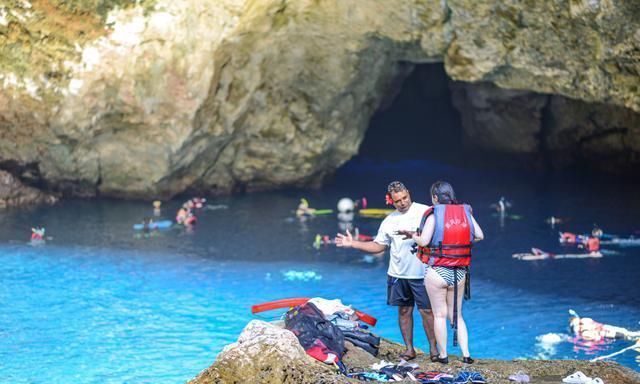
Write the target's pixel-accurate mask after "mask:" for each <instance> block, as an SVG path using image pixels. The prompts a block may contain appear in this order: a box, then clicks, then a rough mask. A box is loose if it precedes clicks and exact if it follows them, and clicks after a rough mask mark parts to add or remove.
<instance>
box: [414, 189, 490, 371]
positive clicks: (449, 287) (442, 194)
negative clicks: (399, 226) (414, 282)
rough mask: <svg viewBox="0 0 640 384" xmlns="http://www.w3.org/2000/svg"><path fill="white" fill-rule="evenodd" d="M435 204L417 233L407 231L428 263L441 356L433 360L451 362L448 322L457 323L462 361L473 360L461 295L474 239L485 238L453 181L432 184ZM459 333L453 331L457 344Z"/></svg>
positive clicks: (426, 279) (428, 287)
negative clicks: (451, 183)
mask: <svg viewBox="0 0 640 384" xmlns="http://www.w3.org/2000/svg"><path fill="white" fill-rule="evenodd" d="M431 201H432V202H433V207H432V208H430V209H429V210H427V212H425V215H424V217H423V220H422V223H421V230H420V231H419V232H418V233H407V235H411V236H412V238H413V240H414V241H415V242H416V243H417V244H418V246H419V247H418V257H419V258H420V259H421V260H422V261H423V262H424V263H425V264H427V271H426V273H425V278H424V283H425V286H426V288H427V294H428V295H429V301H431V305H432V309H433V316H434V319H435V324H434V329H435V336H436V343H437V345H438V352H439V353H438V357H437V358H436V359H434V361H438V362H440V363H443V364H447V363H448V362H449V357H448V355H447V323H446V319H447V318H449V321H451V322H452V323H453V324H454V329H455V328H456V325H457V331H458V334H457V341H458V342H459V344H460V349H461V350H462V361H463V362H464V363H467V364H471V363H473V359H472V358H471V356H470V354H469V336H468V333H467V326H466V324H465V322H464V319H463V318H462V299H463V295H464V291H465V289H464V287H465V285H464V284H465V281H466V279H467V273H468V266H469V265H470V263H471V246H472V242H473V241H479V240H482V239H483V238H484V234H483V233H482V229H480V226H479V225H478V223H477V222H476V220H475V219H474V218H473V215H472V211H471V207H470V206H468V205H466V204H459V203H458V202H457V201H456V196H455V193H454V192H453V188H452V187H451V185H450V184H449V183H447V182H444V181H436V182H435V183H433V185H432V186H431ZM455 343H456V335H455V333H454V345H455Z"/></svg>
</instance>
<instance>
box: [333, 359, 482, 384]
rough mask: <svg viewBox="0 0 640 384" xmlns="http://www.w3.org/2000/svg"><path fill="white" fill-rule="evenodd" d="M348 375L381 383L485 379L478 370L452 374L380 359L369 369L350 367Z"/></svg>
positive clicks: (478, 382) (456, 383)
mask: <svg viewBox="0 0 640 384" xmlns="http://www.w3.org/2000/svg"><path fill="white" fill-rule="evenodd" d="M346 375H347V376H348V377H350V378H353V379H357V380H361V381H378V382H383V383H388V382H398V381H414V382H417V383H424V384H436V383H446V384H469V383H474V384H483V383H486V380H485V379H484V378H483V377H482V375H481V374H480V373H478V372H466V371H463V372H459V373H458V374H457V375H452V374H450V373H446V372H439V371H427V372H423V371H420V370H419V367H418V364H410V363H407V362H406V361H404V360H403V361H401V362H400V363H399V364H393V363H389V362H387V361H384V360H382V361H380V362H379V363H376V364H373V365H372V366H371V367H370V369H361V368H351V369H349V371H348V372H347V374H346Z"/></svg>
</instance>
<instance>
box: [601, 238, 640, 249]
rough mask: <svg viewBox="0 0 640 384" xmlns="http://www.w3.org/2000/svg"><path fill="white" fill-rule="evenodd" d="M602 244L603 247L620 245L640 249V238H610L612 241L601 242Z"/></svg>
mask: <svg viewBox="0 0 640 384" xmlns="http://www.w3.org/2000/svg"><path fill="white" fill-rule="evenodd" d="M600 244H601V245H619V246H621V247H640V238H638V237H629V238H621V237H618V238H610V240H603V241H601V242H600Z"/></svg>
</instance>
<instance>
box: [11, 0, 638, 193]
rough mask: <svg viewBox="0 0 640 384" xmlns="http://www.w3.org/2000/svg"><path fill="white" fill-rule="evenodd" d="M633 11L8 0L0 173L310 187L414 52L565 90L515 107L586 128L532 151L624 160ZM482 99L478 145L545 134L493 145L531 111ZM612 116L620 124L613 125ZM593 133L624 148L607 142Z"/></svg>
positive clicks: (585, 5) (632, 80)
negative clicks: (490, 114) (486, 133)
mask: <svg viewBox="0 0 640 384" xmlns="http://www.w3.org/2000/svg"><path fill="white" fill-rule="evenodd" d="M639 19H640V4H638V3H637V2H634V1H615V0H600V1H593V0H566V1H562V0H556V1H543V2H504V1H490V0H481V1H465V0H447V1H435V0H398V1H393V2H389V1H384V0H366V1H360V0H358V1H349V0H348V1H344V0H323V1H318V0H297V1H286V0H173V1H169V0H145V1H138V2H135V4H133V5H132V4H131V3H130V2H126V1H120V0H112V1H102V2H95V1H91V0H76V1H72V2H67V1H61V0H30V1H29V0H20V1H17V0H16V1H12V2H9V3H4V4H3V5H0V169H5V170H8V171H10V172H12V173H13V174H14V175H15V176H16V177H17V178H19V179H20V180H22V181H24V182H26V183H29V184H32V185H36V184H37V185H39V186H43V187H44V188H46V189H48V190H51V191H54V192H63V193H68V194H74V195H88V196H92V195H96V194H101V195H110V196H121V197H138V198H145V197H152V196H158V197H168V196H172V195H174V194H176V193H179V192H182V191H184V190H186V189H199V190H204V191H208V192H210V193H229V192H231V191H237V190H260V189H271V188H278V187H282V186H309V185H317V184H319V183H321V182H322V180H323V178H324V177H325V176H326V175H328V174H330V173H331V172H333V171H334V170H335V169H336V168H337V167H339V166H340V165H341V164H343V163H344V162H345V161H347V160H348V159H349V158H351V157H352V156H353V155H354V154H355V153H357V150H358V146H359V144H360V142H361V141H362V138H363V136H364V134H365V131H366V128H367V125H368V123H369V120H370V119H371V116H372V115H373V113H374V112H375V111H376V109H377V108H378V107H379V105H380V104H381V103H382V102H383V101H384V100H385V99H388V93H390V92H391V89H393V88H394V86H395V87H396V88H397V84H398V83H399V80H401V79H402V78H403V77H404V76H406V74H407V73H408V71H410V70H411V68H412V65H414V64H420V63H425V62H444V65H445V68H446V71H447V73H448V75H449V76H450V77H451V78H452V79H453V80H456V81H460V82H469V83H476V82H484V83H492V84H494V85H496V86H497V87H500V88H503V89H504V88H507V89H513V90H519V91H534V92H537V93H544V94H552V95H561V96H563V97H562V98H559V99H555V96H541V97H543V98H545V97H547V98H549V97H551V98H553V100H556V101H555V102H554V101H553V100H552V101H549V100H547V101H546V102H541V101H540V100H538V101H535V100H534V99H535V98H533V99H531V100H529V101H527V103H528V106H527V107H526V108H527V109H528V110H530V111H534V110H535V111H538V112H535V113H540V108H542V109H543V110H553V111H560V112H559V113H558V116H561V115H564V114H566V112H565V111H570V112H571V113H576V114H578V116H580V118H581V119H583V120H585V119H586V120H585V121H587V125H589V126H592V128H593V129H590V128H584V127H583V125H575V124H571V123H570V121H569V120H571V119H570V118H566V119H564V120H563V119H557V120H558V121H557V124H556V125H555V127H556V128H554V129H553V132H550V134H549V136H548V137H546V138H545V139H544V143H543V144H544V146H545V147H544V148H545V149H548V150H551V151H555V152H557V153H565V151H564V149H565V146H566V145H568V146H570V147H572V148H574V147H575V143H574V142H573V141H571V140H572V138H573V137H576V136H577V137H580V138H581V139H580V140H579V142H580V145H579V149H576V151H577V153H579V156H578V157H580V156H584V158H585V159H590V158H591V156H592V155H593V154H594V153H595V154H596V155H597V158H598V159H602V158H605V159H609V158H613V159H614V162H617V161H622V160H620V159H624V161H627V160H628V159H631V160H632V161H634V162H635V163H634V164H637V163H638V155H637V153H638V152H637V151H638V144H637V141H638V136H637V134H636V132H637V128H638V125H637V121H638V117H637V113H639V112H640V92H639V86H640V76H639V74H640V20H639ZM474 86H475V85H471V87H474ZM480 87H481V88H479V90H478V91H474V90H473V89H472V90H471V91H470V95H471V94H473V93H475V94H477V93H478V92H480V93H482V92H485V91H483V89H484V88H482V87H484V85H480ZM514 92H515V93H514ZM493 94H494V95H495V94H496V92H493ZM517 94H518V92H517V91H508V93H507V95H509V96H508V97H512V96H513V95H517ZM476 96H477V95H476ZM476 96H469V97H471V99H474V98H475V99H476V100H477V97H476ZM469 97H467V96H465V97H463V98H461V99H459V103H458V105H459V106H461V108H463V109H464V108H467V107H469V106H473V105H475V104H474V103H473V102H470V101H469V100H471V99H469ZM500 97H502V96H500ZM464 100H467V102H465V101H464ZM558 100H561V101H558ZM574 100H575V101H574ZM585 103H597V107H593V108H592V107H591V105H592V104H585ZM483 108H484V107H482V108H481V109H480V110H476V109H473V110H468V114H469V116H464V119H465V120H466V121H467V122H468V124H467V127H480V128H479V129H485V130H486V129H489V130H493V131H494V132H493V134H492V135H493V136H490V137H496V141H491V140H489V139H487V138H485V139H483V140H484V141H483V142H482V145H483V146H486V147H487V148H489V149H491V150H496V151H502V150H506V151H507V152H512V151H515V152H519V151H523V152H527V151H532V150H535V149H536V148H539V147H540V143H533V142H529V141H526V140H525V141H523V142H518V143H516V144H515V145H514V146H511V147H509V148H503V143H502V142H504V141H505V140H504V137H512V136H516V137H522V136H526V135H528V134H529V133H530V132H532V130H535V125H536V124H537V123H536V122H535V121H531V122H527V124H525V126H520V125H517V126H513V125H512V124H510V123H509V122H510V121H511V118H510V117H509V116H508V115H507V116H502V117H499V118H498V120H499V123H498V124H497V126H493V125H491V126H490V127H484V128H483V127H482V124H476V123H472V122H473V121H475V122H478V121H481V120H482V118H480V119H478V117H479V115H481V114H483V113H484V111H483ZM612 111H613V112H612ZM592 112H593V113H592ZM592 114H595V115H598V116H602V117H601V118H599V117H595V118H594V117H592V116H591V115H592ZM612 114H614V115H615V117H614V118H613V119H614V120H616V121H622V122H624V124H626V125H624V126H617V125H616V126H615V127H613V128H615V129H613V131H612V130H611V129H612V127H611V126H610V125H608V124H609V123H608V120H610V119H609V118H608V117H610V116H611V115H612ZM470 129H471V130H472V131H469V129H467V131H468V135H467V137H468V138H473V137H474V134H475V132H473V129H475V128H470ZM601 130H604V131H606V134H604V135H601V132H600V131H601ZM543 131H544V133H546V132H548V131H547V130H543ZM614 131H615V132H614ZM611 132H613V133H611ZM616 132H617V133H616ZM477 136H479V135H477ZM604 136H606V137H607V138H606V140H605V141H606V142H607V145H609V144H611V143H610V142H614V141H616V140H617V142H623V144H612V145H613V146H614V147H615V149H614V150H613V152H612V151H611V150H610V145H609V146H607V145H605V146H604V147H603V146H601V145H600V143H601V142H602V141H603V140H600V139H598V138H599V137H600V138H601V137H604ZM617 142H616V143H617ZM630 142H632V143H633V144H629V143H630ZM572 153H573V152H572ZM563 161H564V160H562V156H560V159H559V160H557V163H558V164H560V165H561V164H563ZM598 161H600V160H598Z"/></svg>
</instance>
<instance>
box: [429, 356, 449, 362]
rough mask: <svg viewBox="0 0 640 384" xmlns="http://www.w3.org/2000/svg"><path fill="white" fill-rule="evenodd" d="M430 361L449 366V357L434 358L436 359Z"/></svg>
mask: <svg viewBox="0 0 640 384" xmlns="http://www.w3.org/2000/svg"><path fill="white" fill-rule="evenodd" d="M431 361H433V362H434V363H440V364H449V356H445V357H440V356H436V359H435V360H431Z"/></svg>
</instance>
